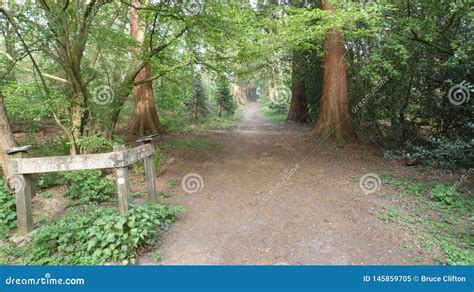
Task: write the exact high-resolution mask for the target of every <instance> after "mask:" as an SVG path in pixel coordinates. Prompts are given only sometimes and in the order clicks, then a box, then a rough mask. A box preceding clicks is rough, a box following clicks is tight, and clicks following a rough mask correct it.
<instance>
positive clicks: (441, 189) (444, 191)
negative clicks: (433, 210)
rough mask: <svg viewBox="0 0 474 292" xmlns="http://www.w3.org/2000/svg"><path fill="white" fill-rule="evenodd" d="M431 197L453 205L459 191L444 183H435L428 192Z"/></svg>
mask: <svg viewBox="0 0 474 292" xmlns="http://www.w3.org/2000/svg"><path fill="white" fill-rule="evenodd" d="M430 196H431V199H433V200H435V201H438V202H443V203H445V204H447V205H453V204H454V202H455V201H456V200H457V199H458V198H459V193H458V192H457V191H456V189H455V188H454V187H448V186H446V185H444V184H436V185H435V186H434V187H433V189H432V190H431V192H430Z"/></svg>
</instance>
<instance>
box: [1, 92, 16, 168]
mask: <svg viewBox="0 0 474 292" xmlns="http://www.w3.org/2000/svg"><path fill="white" fill-rule="evenodd" d="M13 146H15V141H14V140H13V134H12V130H11V128H10V123H9V121H8V116H7V111H6V110H5V104H4V103H3V95H2V92H1V91H0V166H1V167H2V171H3V175H4V176H5V177H8V176H9V173H8V166H7V155H6V153H5V150H6V149H8V148H10V147H13Z"/></svg>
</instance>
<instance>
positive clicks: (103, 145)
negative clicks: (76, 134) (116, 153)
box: [76, 134, 123, 153]
mask: <svg viewBox="0 0 474 292" xmlns="http://www.w3.org/2000/svg"><path fill="white" fill-rule="evenodd" d="M76 144H77V145H78V146H79V147H80V148H81V152H82V153H99V152H106V151H111V150H112V148H113V147H114V146H115V145H121V144H123V140H121V139H115V140H110V139H108V138H106V137H104V136H103V135H101V134H95V135H93V136H82V137H81V138H79V139H78V140H77V141H76Z"/></svg>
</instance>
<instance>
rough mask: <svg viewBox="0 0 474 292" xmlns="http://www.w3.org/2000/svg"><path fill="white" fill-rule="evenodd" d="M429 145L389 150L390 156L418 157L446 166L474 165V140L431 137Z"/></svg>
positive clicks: (421, 159)
mask: <svg viewBox="0 0 474 292" xmlns="http://www.w3.org/2000/svg"><path fill="white" fill-rule="evenodd" d="M427 142H428V143H429V145H428V146H415V147H414V149H413V151H411V152H406V151H403V152H401V151H395V152H390V151H389V152H387V153H386V157H388V158H407V159H416V160H418V161H420V162H421V163H424V164H427V165H431V166H439V167H444V168H457V167H472V166H474V140H471V141H469V142H465V141H463V140H460V139H457V140H450V139H447V138H445V137H440V138H436V137H430V138H429V139H428V141H427Z"/></svg>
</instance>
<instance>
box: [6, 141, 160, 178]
mask: <svg viewBox="0 0 474 292" xmlns="http://www.w3.org/2000/svg"><path fill="white" fill-rule="evenodd" d="M153 153H154V148H153V145H151V144H145V145H142V146H139V147H136V148H133V149H127V150H120V151H114V152H110V153H101V154H85V155H75V156H54V157H37V158H10V159H9V160H8V166H9V170H10V172H11V174H12V175H15V174H33V173H45V172H60V171H73V170H87V169H105V168H119V167H127V166H129V165H132V164H134V163H135V162H137V161H139V160H142V159H145V158H146V157H149V156H152V155H153Z"/></svg>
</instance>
